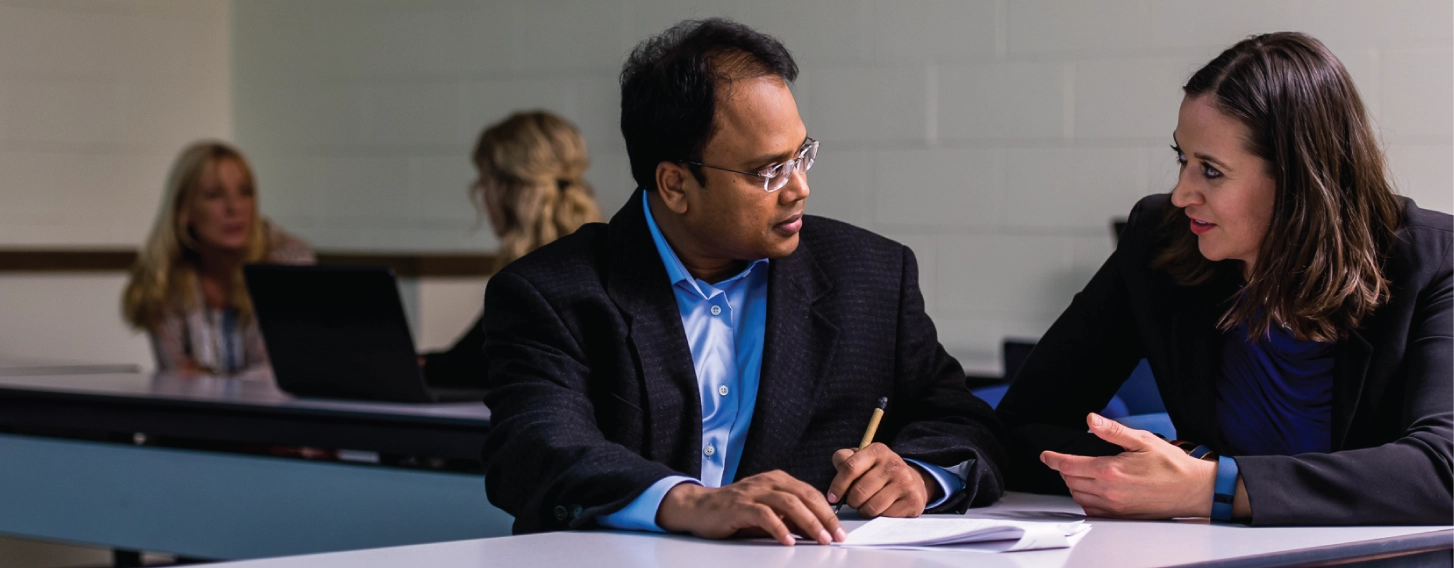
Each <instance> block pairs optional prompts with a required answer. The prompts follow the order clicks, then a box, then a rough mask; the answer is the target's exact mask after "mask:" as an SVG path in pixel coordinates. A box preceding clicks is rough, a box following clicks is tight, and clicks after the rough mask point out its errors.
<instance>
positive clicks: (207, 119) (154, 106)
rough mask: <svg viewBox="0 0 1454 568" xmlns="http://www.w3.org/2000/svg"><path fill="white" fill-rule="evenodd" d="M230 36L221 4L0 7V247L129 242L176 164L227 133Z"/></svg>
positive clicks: (134, 0)
mask: <svg viewBox="0 0 1454 568" xmlns="http://www.w3.org/2000/svg"><path fill="white" fill-rule="evenodd" d="M230 38H231V25H230V5H229V3H228V2H227V1H226V0H199V1H196V2H157V1H144V0H118V1H115V2H34V1H6V2H0V246H8V245H73V246H95V245H104V246H135V245H137V244H139V243H140V242H141V240H142V239H143V238H144V236H145V234H146V231H147V230H148V229H149V228H150V226H151V220H152V216H153V214H154V213H155V211H156V206H157V202H158V200H159V199H160V196H161V192H162V183H163V179H164V178H165V176H166V170H167V167H168V166H169V165H170V163H171V160H172V158H173V157H174V156H175V154H176V152H178V151H179V150H181V148H182V147H183V146H184V145H185V144H187V143H188V142H190V141H192V140H195V139H198V138H204V137H221V138H227V137H230V136H231V135H232V85H231V77H232V72H231V45H230V44H231V39H230ZM107 315H108V316H109V315H110V314H109V313H108V314H107Z"/></svg>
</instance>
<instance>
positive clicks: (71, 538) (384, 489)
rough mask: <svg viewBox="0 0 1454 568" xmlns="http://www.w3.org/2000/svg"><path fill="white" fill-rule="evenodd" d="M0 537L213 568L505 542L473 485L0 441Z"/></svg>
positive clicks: (408, 475) (357, 467)
mask: <svg viewBox="0 0 1454 568" xmlns="http://www.w3.org/2000/svg"><path fill="white" fill-rule="evenodd" d="M0 503H3V506H0V533H5V534H10V535H15V536H20V537H30V538H39V539H47V540H56V541H63V542H72V543H78V544H88V545H95V546H105V547H113V548H124V549H130V550H147V551H156V552H169V553H174V554H181V555H186V556H193V557H200V558H213V559H245V558H263V557H273V556H285V555H296V554H310V553H318V552H333V551H342V550H356V549H360V548H376V547H384V546H399V545H407V544H422V543H431V542H443V541H450V540H462V539H476V538H484V537H492V536H505V535H508V534H510V523H511V520H512V519H511V517H510V516H509V515H508V514H506V513H505V512H504V511H501V510H499V509H497V508H495V507H494V506H493V505H490V503H489V501H488V500H487V499H486V497H485V487H484V478H483V477H482V476H480V475H469V474H459V473H446V472H436V471H426V470H412V469H404V468H395V467H384V466H377V465H368V464H350V463H342V462H322V461H309V460H303V459H295V458H275V457H267V456H252V455H240V454H228V453H218V452H206V451H196V450H180V449H171V448H157V447H146V446H129V445H125V444H115V443H105V442H90V441H79V440H68V439H60V438H48V437H35V436H24V435H14V434H0Z"/></svg>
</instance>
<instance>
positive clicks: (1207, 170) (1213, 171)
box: [1202, 165, 1222, 179]
mask: <svg viewBox="0 0 1454 568" xmlns="http://www.w3.org/2000/svg"><path fill="white" fill-rule="evenodd" d="M1202 175H1204V176H1206V177H1207V179H1214V178H1219V177H1222V172H1220V171H1218V170H1217V168H1214V167H1211V166H1205V165H1204V166H1202Z"/></svg>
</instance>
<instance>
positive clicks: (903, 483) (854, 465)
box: [828, 442, 941, 518]
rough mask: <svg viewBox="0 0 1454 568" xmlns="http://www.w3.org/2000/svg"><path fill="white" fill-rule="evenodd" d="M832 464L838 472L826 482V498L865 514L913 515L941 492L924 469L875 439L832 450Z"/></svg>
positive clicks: (873, 515)
mask: <svg viewBox="0 0 1454 568" xmlns="http://www.w3.org/2000/svg"><path fill="white" fill-rule="evenodd" d="M833 467H835V468H837V469H838V475H837V476H836V477H834V478H833V483H831V484H829V486H828V502H829V503H832V504H835V505H836V504H838V503H840V502H842V503H847V504H848V506H850V507H853V508H855V509H858V514H859V515H861V516H863V517H866V518H873V517H878V516H885V517H917V516H919V515H920V514H923V512H924V506H925V505H928V504H929V500H930V498H932V497H935V496H936V495H937V494H938V493H940V492H941V490H940V488H939V482H937V481H935V480H934V478H933V477H931V476H930V475H929V474H928V473H927V472H925V471H923V470H921V469H919V468H917V467H914V466H912V465H910V464H909V463H908V462H906V461H904V458H901V457H899V454H897V453H894V451H893V450H891V449H889V447H888V446H885V445H883V444H880V443H877V442H875V443H873V444H870V445H869V446H868V447H867V448H864V449H862V450H858V451H854V450H852V449H848V448H844V449H842V450H838V451H837V452H834V453H833Z"/></svg>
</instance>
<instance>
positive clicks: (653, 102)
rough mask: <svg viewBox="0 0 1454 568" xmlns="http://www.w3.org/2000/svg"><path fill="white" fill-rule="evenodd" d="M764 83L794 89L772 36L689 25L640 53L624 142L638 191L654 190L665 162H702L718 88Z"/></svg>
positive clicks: (627, 95) (634, 56)
mask: <svg viewBox="0 0 1454 568" xmlns="http://www.w3.org/2000/svg"><path fill="white" fill-rule="evenodd" d="M766 75H777V76H779V77H782V79H783V81H784V82H787V83H792V82H793V81H794V80H796V79H797V78H798V64H797V63H795V62H794V61H793V56H792V54H789V53H788V50H787V48H785V47H783V44H782V43H781V42H779V41H778V40H776V39H774V38H773V37H772V36H769V35H767V34H763V33H760V32H758V31H756V30H753V29H752V28H749V27H747V26H744V25H742V24H739V23H737V22H734V21H731V20H726V19H722V18H711V19H707V20H688V21H684V22H682V23H679V24H677V25H675V26H672V27H671V29H668V30H666V31H665V32H662V33H661V34H660V35H657V36H654V37H651V38H649V39H647V40H646V41H643V42H641V44H640V45H637V46H636V49H634V50H632V51H631V55H630V56H629V57H627V59H626V65H625V66H624V67H622V69H621V134H622V135H623V136H625V138H626V153H627V155H628V156H629V157H630V159H631V177H633V178H635V179H636V184H637V185H638V186H640V187H642V188H645V189H646V190H648V191H651V190H655V189H656V165H657V164H659V163H661V162H671V161H700V160H701V156H702V148H703V147H704V146H705V145H706V143H707V139H708V138H711V136H712V133H713V124H714V123H713V116H714V115H715V114H716V112H717V100H718V92H717V90H718V88H719V87H721V86H723V85H722V84H723V83H724V82H729V81H732V80H734V79H743V78H752V77H762V76H766ZM692 173H693V175H695V176H696V177H697V180H698V181H699V182H702V181H703V178H702V174H701V171H700V170H698V169H697V168H695V167H693V168H692Z"/></svg>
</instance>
